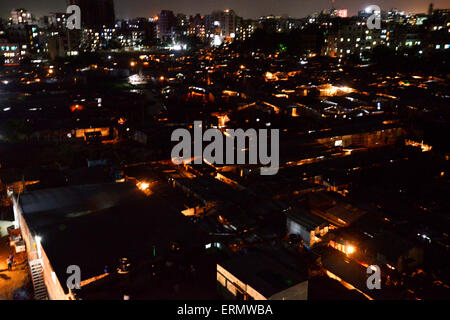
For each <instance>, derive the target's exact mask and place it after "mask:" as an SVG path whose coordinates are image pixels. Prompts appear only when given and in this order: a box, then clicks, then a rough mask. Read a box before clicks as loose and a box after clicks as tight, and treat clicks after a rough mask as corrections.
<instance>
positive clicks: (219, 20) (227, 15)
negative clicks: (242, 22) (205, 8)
mask: <svg viewBox="0 0 450 320" xmlns="http://www.w3.org/2000/svg"><path fill="white" fill-rule="evenodd" d="M212 16H213V17H214V25H215V26H218V27H219V29H220V31H221V36H222V37H224V38H225V39H227V38H228V39H231V38H235V36H236V19H237V16H236V13H235V12H234V11H233V10H224V11H216V12H213V13H212Z"/></svg>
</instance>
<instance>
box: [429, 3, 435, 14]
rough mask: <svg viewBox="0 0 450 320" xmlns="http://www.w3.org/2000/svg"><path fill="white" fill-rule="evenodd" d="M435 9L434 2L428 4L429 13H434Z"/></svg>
mask: <svg viewBox="0 0 450 320" xmlns="http://www.w3.org/2000/svg"><path fill="white" fill-rule="evenodd" d="M433 11H434V8H433V3H430V5H429V6H428V15H429V16H432V15H433Z"/></svg>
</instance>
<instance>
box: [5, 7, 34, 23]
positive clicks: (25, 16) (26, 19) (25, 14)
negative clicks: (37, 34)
mask: <svg viewBox="0 0 450 320" xmlns="http://www.w3.org/2000/svg"><path fill="white" fill-rule="evenodd" d="M10 21H11V23H12V24H32V22H33V19H32V16H31V13H30V12H29V11H28V10H25V9H14V10H12V11H11V18H10Z"/></svg>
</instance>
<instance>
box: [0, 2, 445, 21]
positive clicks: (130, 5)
mask: <svg viewBox="0 0 450 320" xmlns="http://www.w3.org/2000/svg"><path fill="white" fill-rule="evenodd" d="M433 3H434V7H435V8H447V7H449V3H448V0H435V1H433ZM369 4H377V5H379V6H380V7H381V9H382V10H386V9H390V8H393V7H394V8H398V9H400V10H405V11H408V12H424V13H425V12H427V10H428V5H429V1H426V0H381V1H380V0H336V3H335V7H336V8H347V9H349V13H350V14H351V15H353V14H356V13H357V11H358V10H360V9H362V8H364V7H366V6H367V5H369ZM115 6H116V16H117V18H134V17H146V16H152V15H155V14H156V13H158V12H159V11H160V10H161V9H169V10H173V11H174V12H175V13H179V12H180V13H181V12H182V13H185V14H195V13H201V14H207V13H210V12H211V11H213V10H217V9H234V11H235V12H236V13H237V14H238V15H239V16H242V17H244V18H257V17H259V16H261V15H266V14H276V15H282V14H287V15H289V16H291V17H295V18H301V17H304V16H306V15H308V14H310V13H312V12H317V11H319V10H320V9H322V8H330V7H331V0H329V1H328V0H220V1H219V0H115ZM65 7H66V1H65V0H1V1H0V15H1V17H2V18H7V17H9V15H10V11H11V9H13V8H25V9H28V10H30V11H31V12H32V13H33V14H35V15H36V16H38V17H39V16H42V15H45V14H48V13H49V12H63V11H65Z"/></svg>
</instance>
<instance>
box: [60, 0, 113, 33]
mask: <svg viewBox="0 0 450 320" xmlns="http://www.w3.org/2000/svg"><path fill="white" fill-rule="evenodd" d="M67 2H68V4H69V5H77V6H79V7H80V9H81V24H82V26H83V28H88V29H101V28H113V27H114V26H115V21H116V16H115V12H114V0H68V1H67Z"/></svg>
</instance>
